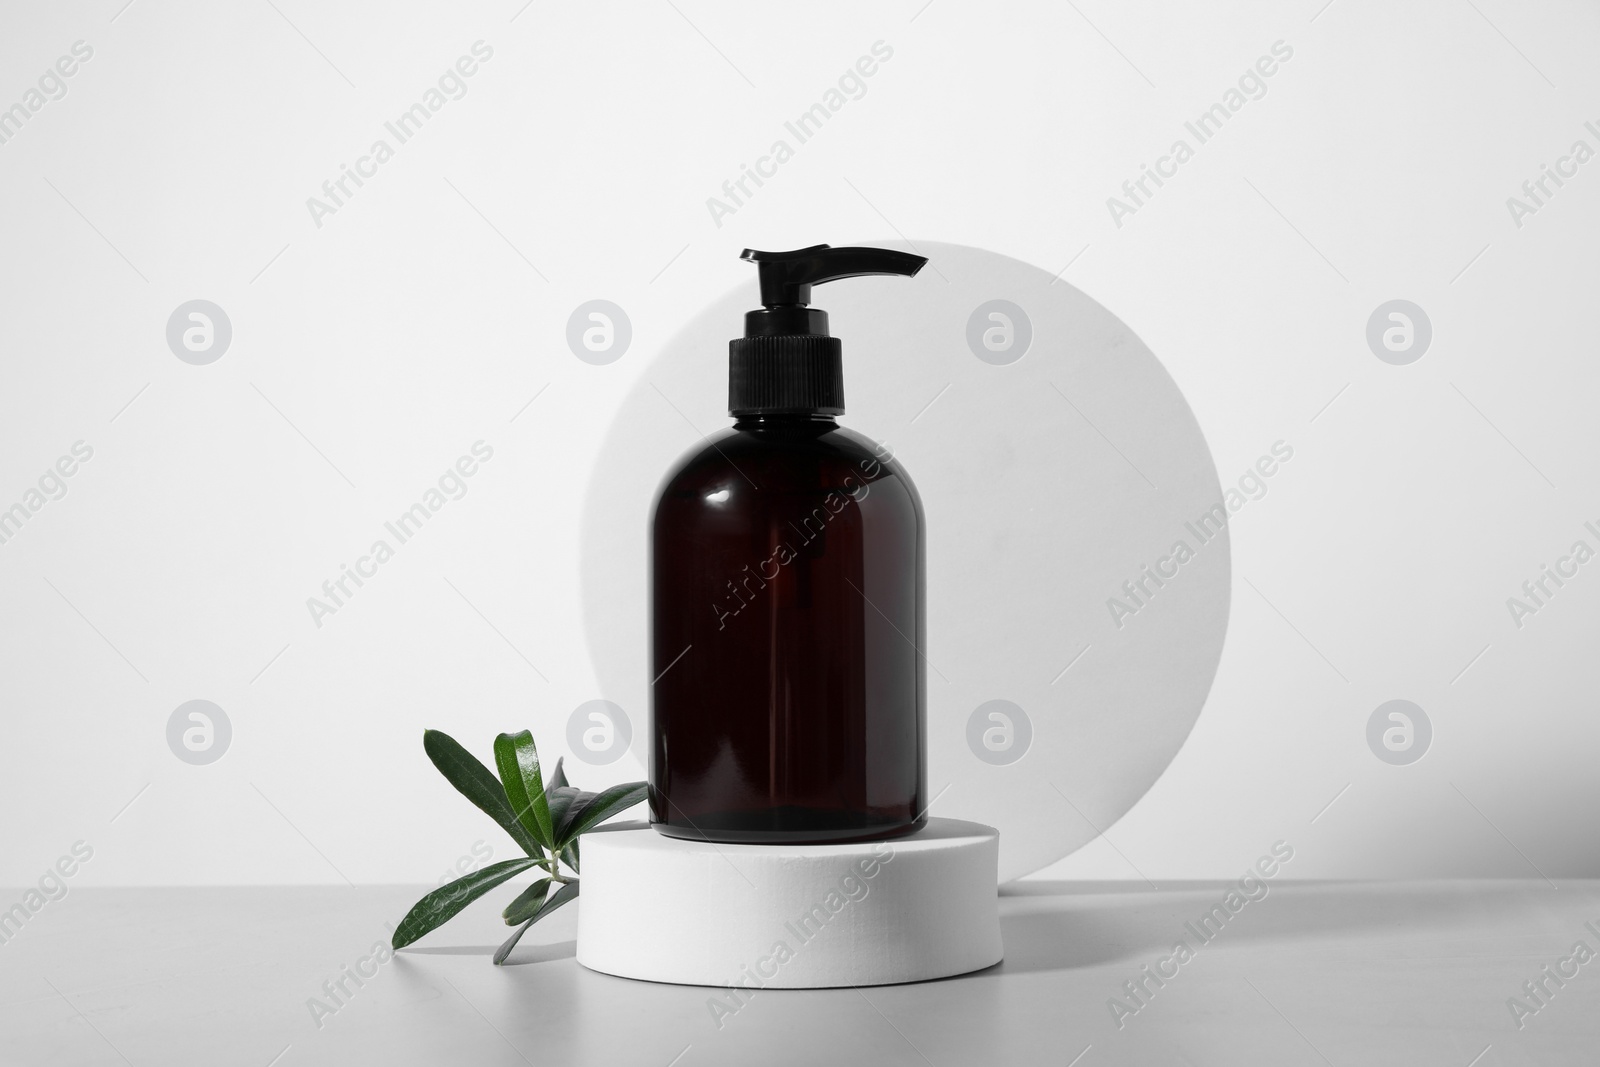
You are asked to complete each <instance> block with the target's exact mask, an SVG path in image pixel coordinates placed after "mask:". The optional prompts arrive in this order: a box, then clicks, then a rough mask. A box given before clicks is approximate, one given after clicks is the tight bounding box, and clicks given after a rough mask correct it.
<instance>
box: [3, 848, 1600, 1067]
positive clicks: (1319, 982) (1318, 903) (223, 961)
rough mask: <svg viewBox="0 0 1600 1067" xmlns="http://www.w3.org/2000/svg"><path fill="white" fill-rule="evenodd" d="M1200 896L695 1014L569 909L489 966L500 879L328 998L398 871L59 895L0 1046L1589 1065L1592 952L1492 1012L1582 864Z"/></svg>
mask: <svg viewBox="0 0 1600 1067" xmlns="http://www.w3.org/2000/svg"><path fill="white" fill-rule="evenodd" d="M1224 892H1225V888H1224V887H1223V886H1222V885H1221V884H1220V883H1217V884H1211V883H1192V882H1191V883H1180V884H1175V885H1163V886H1162V887H1161V888H1160V889H1159V890H1157V889H1152V888H1151V887H1150V886H1148V885H1144V884H1142V883H1141V884H1137V885H1129V884H1106V883H1090V884H1067V883H1059V882H1056V883H1050V882H1043V883H1040V882H1036V883H1024V884H1022V885H1021V886H1020V887H1014V888H1012V889H1008V890H1007V891H1006V892H1005V893H1004V894H1003V895H1002V897H1001V900H1000V907H1001V914H1002V924H1003V928H1004V934H1005V945H1006V959H1005V962H1004V963H1002V964H1000V965H999V966H997V967H994V968H991V969H989V970H986V971H981V972H979V973H977V974H973V975H969V976H966V977H962V978H956V979H948V980H945V981H938V982H925V983H921V984H917V985H907V986H894V987H878V988H867V989H861V990H854V989H844V990H818V991H781V990H768V991H765V992H761V993H758V994H756V995H755V996H754V997H753V998H752V999H751V1000H750V1001H749V1002H748V1003H747V1004H745V1005H744V1006H743V1007H742V1008H741V1009H740V1010H739V1011H738V1012H736V1013H734V1014H733V1015H731V1016H727V1017H724V1018H723V1019H721V1025H720V1027H719V1025H718V1021H717V1020H716V1019H715V1018H714V1017H713V1013H712V1011H711V1010H710V1009H709V1008H708V1000H710V999H711V998H712V997H713V996H715V995H716V991H715V990H711V989H707V988H704V987H690V986H662V985H651V984H648V983H641V982H632V981H628V980H625V979H620V978H612V977H609V976H606V975H602V974H596V973H592V972H590V971H587V970H585V969H584V968H582V967H580V966H579V965H578V963H577V962H576V960H575V959H574V957H573V952H574V942H573V937H574V933H575V930H576V918H577V916H576V912H575V908H574V907H569V908H567V909H566V910H565V911H564V912H562V913H558V914H556V915H555V916H552V918H551V919H550V920H549V921H548V922H547V923H545V924H541V925H540V926H538V927H535V928H534V929H533V930H532V931H530V933H529V935H528V936H527V937H526V938H525V939H524V940H523V942H522V944H521V946H519V948H518V949H517V951H516V952H515V954H514V955H513V956H512V958H511V960H510V961H509V962H508V965H507V966H504V967H494V966H492V965H491V964H490V962H489V954H490V952H491V951H492V950H493V948H494V946H495V945H496V944H497V943H498V942H499V941H500V940H501V939H502V938H503V936H504V933H505V928H504V927H503V926H502V925H501V924H500V921H499V916H498V911H499V908H500V907H501V906H502V905H503V904H504V903H505V900H503V899H501V898H502V897H505V898H509V897H510V896H511V895H513V893H514V890H513V889H511V888H510V887H508V888H506V889H503V890H500V891H497V892H496V893H492V894H490V896H489V897H487V898H485V900H483V901H480V902H478V903H477V904H474V905H473V906H472V907H471V908H469V909H468V910H467V911H466V912H464V913H463V914H462V915H461V916H459V917H457V919H456V920H454V921H453V922H452V923H451V924H450V925H448V926H446V927H444V928H443V929H441V930H439V931H437V932H435V933H434V934H431V935H430V936H429V937H427V938H425V939H424V940H423V941H422V942H420V943H419V944H418V945H416V946H413V947H412V948H410V949H408V950H406V951H404V952H402V953H400V954H399V955H398V956H396V957H395V958H394V959H393V960H391V961H389V962H386V963H381V964H380V963H375V962H371V961H369V962H368V963H367V964H365V965H363V967H364V969H366V970H369V971H370V970H372V969H374V968H375V969H376V972H377V973H376V974H375V975H374V976H372V977H371V978H368V979H366V980H365V982H364V984H362V985H359V986H358V985H356V984H355V982H354V981H353V980H351V979H349V978H345V979H344V985H345V988H346V990H348V991H349V993H348V996H341V998H340V999H341V1000H342V1001H343V1003H342V1004H337V1005H335V1004H334V1002H333V1001H332V1000H331V999H330V998H329V997H328V996H327V994H326V992H325V990H324V986H323V984H324V982H330V983H331V982H335V981H337V980H338V979H339V978H340V977H341V975H342V973H343V971H344V968H346V967H354V966H356V965H357V962H358V961H359V960H360V959H361V958H362V957H366V956H368V954H369V953H370V952H371V951H372V948H373V946H374V944H375V943H378V942H386V941H387V938H388V935H389V924H390V923H393V922H395V921H398V919H399V918H400V916H401V915H403V914H404V913H405V911H406V909H407V908H408V907H409V906H410V904H411V902H412V901H413V900H414V899H415V898H416V897H417V896H418V895H419V893H420V890H419V889H417V888H408V887H381V888H350V887H345V888H218V889H98V890H97V889H88V888H83V889H73V890H71V892H70V893H69V894H68V895H67V896H66V897H65V898H63V899H60V900H56V901H50V902H49V903H47V904H46V905H45V906H44V907H43V908H41V909H40V910H39V912H38V913H37V914H35V915H34V916H33V917H32V918H31V919H30V920H29V921H28V922H27V924H26V925H25V926H24V927H23V928H22V930H21V931H20V932H19V933H17V934H16V935H15V936H13V937H11V939H10V940H9V941H7V942H6V943H4V944H0V1063H4V1064H6V1065H11V1064H25V1065H35V1064H39V1065H44V1064H52V1065H65V1064H136V1065H140V1067H142V1065H145V1064H206V1065H223V1064H239V1065H243V1067H268V1065H273V1067H298V1065H300V1064H313V1063H316V1064H334V1063H339V1064H435V1063H438V1064H471V1065H477V1064H513V1065H514V1064H530V1063H531V1064H540V1065H545V1064H557V1063H569V1064H583V1065H591V1064H593V1065H608V1064H639V1065H643V1067H668V1065H669V1064H671V1065H674V1067H696V1065H700V1064H822V1063H826V1064H880V1065H899V1064H905V1065H909V1067H925V1065H928V1064H937V1065H944V1064H951V1065H956V1064H960V1065H968V1064H987V1063H1005V1064H1010V1063H1018V1064H1056V1065H1061V1067H1065V1065H1068V1064H1073V1065H1075V1067H1097V1065H1101V1064H1218V1065H1221V1064H1230V1065H1232V1064H1273V1065H1276V1064H1289V1065H1293V1064H1336V1065H1340V1067H1343V1065H1345V1064H1351V1065H1355V1064H1389V1063H1392V1064H1406V1065H1409V1067H1425V1065H1433V1064H1437V1065H1440V1067H1468V1065H1469V1064H1472V1065H1474V1067H1499V1065H1503V1064H1569V1063H1570V1064H1592V1063H1600V958H1597V959H1595V960H1593V961H1592V962H1589V963H1588V964H1587V965H1584V966H1578V968H1577V976H1576V977H1573V978H1567V979H1565V980H1564V983H1565V984H1564V985H1562V986H1560V987H1558V986H1556V985H1555V984H1554V983H1552V982H1551V981H1550V980H1549V979H1545V987H1546V989H1548V990H1550V991H1551V993H1552V995H1550V996H1549V997H1547V998H1546V999H1545V1001H1544V1004H1543V1006H1542V1007H1541V1008H1540V1010H1539V1011H1538V1012H1537V1013H1536V1014H1531V1015H1527V1016H1526V1017H1524V1018H1523V1019H1522V1020H1521V1022H1522V1024H1523V1025H1522V1027H1521V1028H1520V1029H1519V1028H1518V1025H1517V1020H1516V1019H1514V1018H1513V1016H1512V1013H1511V1011H1510V1009H1509V1008H1508V1006H1507V1000H1508V998H1511V997H1513V996H1522V997H1524V999H1525V1000H1526V994H1525V993H1524V991H1523V983H1524V982H1526V981H1529V980H1538V979H1539V978H1540V977H1541V969H1542V968H1544V967H1545V966H1546V965H1549V966H1550V967H1552V968H1556V967H1558V966H1561V964H1560V962H1559V961H1561V960H1562V959H1563V958H1566V957H1570V956H1571V954H1572V951H1573V946H1574V944H1575V943H1576V942H1579V941H1583V942H1585V943H1586V944H1587V945H1588V946H1589V947H1590V948H1592V949H1595V950H1597V951H1600V937H1597V936H1596V935H1595V934H1594V933H1593V932H1592V931H1591V930H1590V929H1589V928H1588V927H1587V926H1586V925H1585V924H1586V923H1587V922H1593V923H1594V925H1595V928H1596V929H1600V882H1593V881H1590V882H1579V881H1566V880H1563V881H1562V882H1561V883H1560V884H1559V888H1556V887H1553V886H1551V885H1549V884H1547V883H1544V882H1537V881H1531V882H1519V881H1494V882H1485V881H1477V882H1428V883H1304V882H1303V883H1293V882H1277V883H1274V884H1272V886H1271V890H1270V893H1269V895H1268V896H1266V897H1265V898H1263V899H1261V900H1257V901H1254V902H1251V903H1249V904H1248V905H1247V906H1245V907H1244V908H1242V909H1241V910H1240V911H1239V912H1238V914H1236V915H1234V916H1233V918H1232V919H1231V920H1230V921H1229V922H1228V924H1227V925H1226V926H1225V927H1224V928H1223V929H1222V930H1221V932H1220V933H1219V934H1217V935H1216V936H1214V937H1213V938H1212V939H1211V940H1210V941H1209V943H1206V944H1199V942H1198V939H1196V938H1195V937H1194V935H1193V933H1192V932H1189V931H1188V929H1187V927H1186V926H1185V923H1186V922H1195V921H1197V920H1198V919H1199V917H1200V916H1201V915H1203V914H1204V913H1205V912H1206V911H1207V909H1209V908H1210V907H1211V906H1212V905H1213V904H1215V903H1218V902H1219V901H1220V900H1221V899H1222V895H1223V893H1224ZM19 897H20V893H18V892H13V893H9V894H8V895H7V896H6V897H5V898H3V899H7V900H15V899H18V898H19ZM581 906H582V901H581V898H580V900H579V902H578V904H577V905H576V907H581ZM1179 938H1184V939H1186V940H1187V941H1188V942H1189V943H1190V945H1191V946H1198V947H1197V948H1195V952H1194V955H1193V958H1191V959H1189V960H1188V961H1187V962H1186V963H1183V964H1182V965H1181V966H1178V967H1177V973H1176V975H1175V976H1174V977H1172V978H1170V979H1169V980H1167V981H1166V984H1165V985H1164V986H1162V987H1161V988H1159V989H1155V987H1154V986H1153V984H1152V983H1150V982H1148V981H1147V982H1146V988H1147V989H1154V993H1153V995H1151V996H1150V997H1149V998H1148V999H1147V1000H1146V1002H1145V1003H1144V1004H1143V1006H1142V1007H1141V1008H1140V1010H1139V1011H1138V1012H1137V1014H1135V1015H1132V1016H1130V1017H1126V1018H1124V1019H1123V1020H1122V1022H1123V1025H1122V1026H1121V1027H1120V1028H1119V1027H1118V1026H1117V1024H1116V1022H1114V1021H1113V1017H1112V1012H1111V1010H1110V1009H1109V1007H1108V1001H1109V1000H1110V999H1111V998H1112V997H1114V996H1122V997H1123V999H1124V1002H1125V1003H1129V1004H1131V1003H1132V1002H1131V1001H1129V1000H1127V998H1126V995H1125V994H1124V993H1123V988H1122V986H1123V983H1124V982H1125V981H1129V980H1135V979H1138V978H1139V977H1140V976H1141V974H1142V970H1141V969H1142V967H1143V966H1144V965H1146V964H1149V965H1151V966H1155V965H1156V963H1157V961H1158V960H1159V959H1161V958H1162V957H1164V956H1166V955H1168V954H1169V952H1170V951H1171V948H1172V945H1173V943H1174V942H1175V941H1177V940H1178V939H1179ZM1172 966H1173V965H1172V964H1168V965H1166V969H1167V970H1168V971H1170V970H1171V969H1172ZM1573 966H1576V965H1575V964H1567V965H1566V967H1567V969H1569V970H1570V969H1571V968H1572V967H1573ZM314 997H317V998H321V999H322V1001H323V1003H324V1004H325V1005H329V1006H333V1007H334V1009H335V1010H332V1011H331V1012H330V1011H329V1010H326V1009H325V1010H323V1011H320V1012H314V1011H313V1010H312V1007H311V1006H310V1003H309V1002H310V1001H311V999H312V998H314ZM1528 1003H1530V1004H1531V1003H1532V1002H1531V1001H1528Z"/></svg>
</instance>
